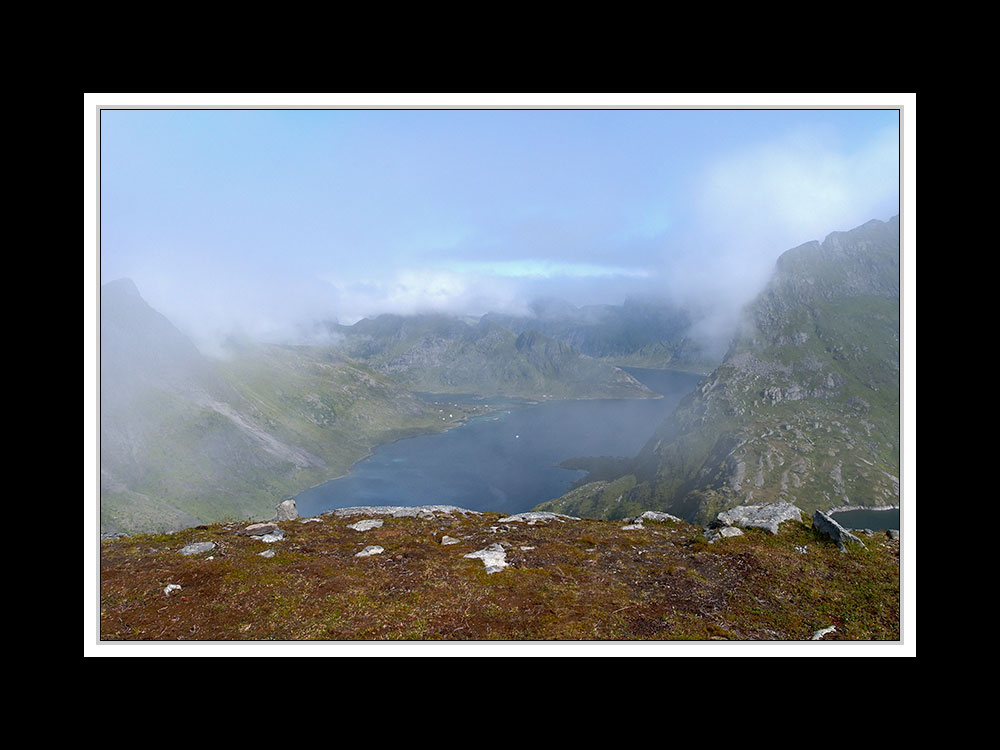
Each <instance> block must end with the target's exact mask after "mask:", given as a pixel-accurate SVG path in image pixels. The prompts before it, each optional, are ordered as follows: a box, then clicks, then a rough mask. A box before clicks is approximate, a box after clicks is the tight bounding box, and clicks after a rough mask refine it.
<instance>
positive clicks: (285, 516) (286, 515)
mask: <svg viewBox="0 0 1000 750" xmlns="http://www.w3.org/2000/svg"><path fill="white" fill-rule="evenodd" d="M274 511H275V515H274V520H275V521H294V520H295V519H296V518H298V517H299V509H298V508H297V507H295V500H294V498H288V499H287V500H284V501H282V502H280V503H278V504H277V505H276V506H274Z"/></svg>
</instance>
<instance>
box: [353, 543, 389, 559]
mask: <svg viewBox="0 0 1000 750" xmlns="http://www.w3.org/2000/svg"><path fill="white" fill-rule="evenodd" d="M383 552H385V548H384V547H379V546H378V545H377V544H370V545H368V546H367V547H365V548H364V549H363V550H361V551H360V552H358V553H356V554H355V555H354V556H355V557H371V556H372V555H381V554H382V553H383Z"/></svg>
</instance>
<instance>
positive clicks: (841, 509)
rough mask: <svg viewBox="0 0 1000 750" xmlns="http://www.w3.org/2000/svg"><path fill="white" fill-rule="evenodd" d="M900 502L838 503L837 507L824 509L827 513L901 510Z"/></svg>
mask: <svg viewBox="0 0 1000 750" xmlns="http://www.w3.org/2000/svg"><path fill="white" fill-rule="evenodd" d="M899 509H900V508H899V503H895V504H894V505H838V506H837V507H836V508H831V509H830V510H825V511H823V512H824V513H826V514H827V515H833V514H834V513H846V512H847V511H851V510H899Z"/></svg>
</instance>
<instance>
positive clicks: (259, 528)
mask: <svg viewBox="0 0 1000 750" xmlns="http://www.w3.org/2000/svg"><path fill="white" fill-rule="evenodd" d="M277 528H278V526H277V524H273V523H252V524H250V525H249V526H247V527H246V528H243V529H240V530H239V531H237V532H236V533H237V534H239V535H240V536H264V535H265V534H270V533H271V532H272V531H275V530H277Z"/></svg>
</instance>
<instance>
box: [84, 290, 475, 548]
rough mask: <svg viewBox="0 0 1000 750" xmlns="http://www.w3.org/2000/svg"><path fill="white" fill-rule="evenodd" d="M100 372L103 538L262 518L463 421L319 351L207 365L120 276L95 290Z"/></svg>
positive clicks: (279, 350)
mask: <svg viewBox="0 0 1000 750" xmlns="http://www.w3.org/2000/svg"><path fill="white" fill-rule="evenodd" d="M100 374H101V413H100V414H101V435H100V458H101V528H102V531H103V532H115V531H130V532H131V531H154V530H165V529H176V528H180V527H183V526H191V525H194V524H198V523H202V522H205V521H218V520H221V519H224V518H233V519H239V518H248V517H270V515H271V514H272V513H273V508H274V505H275V503H276V502H277V501H279V500H281V499H282V497H283V496H285V495H287V494H291V493H294V492H297V491H299V490H302V489H305V488H306V487H310V486H312V485H314V484H317V483H319V482H321V481H323V480H325V479H329V478H332V477H335V476H339V475H341V474H343V473H344V472H346V471H347V470H348V468H349V467H350V466H351V465H352V464H353V463H354V462H355V461H358V460H359V459H361V458H363V457H364V456H365V455H367V454H368V453H369V452H370V451H371V450H372V448H373V447H374V446H375V445H378V444H380V443H383V442H387V441H389V440H392V439H395V438H398V437H402V436H405V435H407V434H413V433H415V432H417V431H430V430H440V429H444V428H446V427H449V426H452V425H454V424H456V423H458V421H460V420H461V419H462V418H463V417H465V416H467V415H466V414H464V413H455V415H454V417H453V418H452V419H450V420H446V421H442V420H441V417H440V415H438V414H437V412H436V410H432V409H431V408H430V407H429V406H428V405H427V404H425V403H424V402H423V401H421V400H420V399H418V398H416V397H415V396H413V394H411V393H409V392H408V391H406V390H405V389H403V388H400V387H399V386H398V385H396V384H395V383H393V382H392V381H391V380H389V379H388V378H386V377H385V376H383V375H380V374H379V373H376V372H373V371H372V370H371V369H369V368H367V367H365V366H364V365H363V364H360V363H358V362H353V361H351V360H349V359H347V358H346V357H344V356H343V355H341V354H338V353H337V352H334V351H331V350H328V349H323V348H315V347H292V346H251V347H244V348H241V349H239V350H238V351H234V352H233V353H232V356H231V357H230V358H229V359H227V360H225V361H219V360H213V359H209V358H207V357H204V356H202V355H201V354H200V353H199V352H198V350H197V349H196V348H195V346H194V345H193V344H192V343H191V342H190V341H189V340H188V339H187V338H186V337H185V336H184V335H183V334H182V333H181V332H180V331H179V330H177V329H176V328H175V327H174V326H173V325H172V324H171V323H170V321H168V320H167V319H166V318H165V317H164V316H162V315H161V314H159V313H158V312H156V311H155V310H153V309H152V308H151V307H150V306H149V305H148V304H147V303H146V302H145V301H144V300H143V299H142V297H141V296H140V294H139V292H138V290H137V289H136V288H135V286H134V284H132V282H131V281H128V280H121V281H117V282H112V283H110V284H106V285H104V287H102V289H101V373H100Z"/></svg>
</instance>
